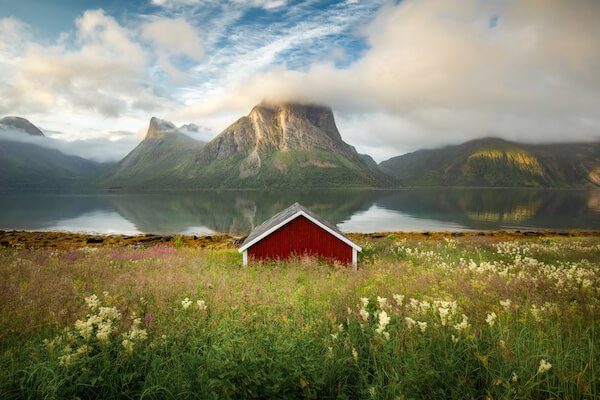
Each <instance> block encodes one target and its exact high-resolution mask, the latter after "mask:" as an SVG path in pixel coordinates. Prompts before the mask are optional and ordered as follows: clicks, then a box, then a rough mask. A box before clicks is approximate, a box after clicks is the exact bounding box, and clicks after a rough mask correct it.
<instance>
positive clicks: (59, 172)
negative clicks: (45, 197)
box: [0, 140, 99, 189]
mask: <svg viewBox="0 0 600 400" xmlns="http://www.w3.org/2000/svg"><path fill="white" fill-rule="evenodd" d="M98 168H99V164H97V163H95V162H93V161H89V160H86V159H84V158H81V157H77V156H70V155H66V154H63V153H61V152H60V151H58V150H54V149H49V148H47V147H42V146H38V145H35V144H31V143H21V142H12V141H8V140H0V189H68V188H73V187H75V186H77V187H85V186H86V185H87V183H86V181H87V179H86V178H87V177H89V176H90V175H91V174H93V173H94V172H95V171H97V170H98Z"/></svg>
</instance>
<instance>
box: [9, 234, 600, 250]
mask: <svg viewBox="0 0 600 400" xmlns="http://www.w3.org/2000/svg"><path fill="white" fill-rule="evenodd" d="M348 237H350V238H351V239H352V240H355V241H358V242H361V241H362V242H364V241H373V240H382V239H387V238H390V237H392V238H396V239H402V238H411V239H416V238H423V239H436V238H437V239H439V238H451V237H462V238H469V237H472V238H496V239H499V240H503V239H517V238H527V237H600V230H593V231H589V230H585V231H584V230H573V231H553V230H540V231H531V230H510V231H507V230H501V231H477V232H476V231H466V232H378V233H349V234H348ZM243 240H244V237H233V236H229V235H206V236H195V235H161V234H149V233H148V234H142V235H115V234H110V235H98V234H94V235H92V234H85V233H75V232H30V231H2V230H0V248H2V247H4V248H7V247H9V248H55V249H66V248H78V247H103V246H109V247H110V246H113V247H121V246H143V247H147V246H155V245H159V244H160V245H166V246H176V247H177V246H191V247H209V248H236V247H237V246H239V244H241V243H242V241H243Z"/></svg>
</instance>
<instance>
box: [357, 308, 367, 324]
mask: <svg viewBox="0 0 600 400" xmlns="http://www.w3.org/2000/svg"><path fill="white" fill-rule="evenodd" d="M359 313H360V316H361V318H362V319H363V321H367V320H368V319H369V312H368V311H367V310H365V309H363V308H361V309H360V311H359Z"/></svg>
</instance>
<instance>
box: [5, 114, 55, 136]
mask: <svg viewBox="0 0 600 400" xmlns="http://www.w3.org/2000/svg"><path fill="white" fill-rule="evenodd" d="M8 130H10V131H13V132H24V133H26V134H28V135H30V136H44V134H43V133H42V131H41V130H40V129H39V128H38V127H37V126H35V125H33V124H32V123H31V122H29V121H28V120H26V119H25V118H21V117H12V116H9V117H4V118H2V119H0V131H8Z"/></svg>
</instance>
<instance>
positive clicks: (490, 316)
mask: <svg viewBox="0 0 600 400" xmlns="http://www.w3.org/2000/svg"><path fill="white" fill-rule="evenodd" d="M496 317H497V316H496V313H495V312H493V311H492V312H491V313H490V314H488V315H487V317H486V318H485V322H487V323H488V325H489V326H494V323H495V322H496Z"/></svg>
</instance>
